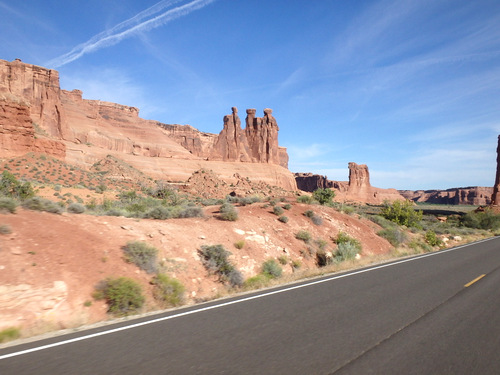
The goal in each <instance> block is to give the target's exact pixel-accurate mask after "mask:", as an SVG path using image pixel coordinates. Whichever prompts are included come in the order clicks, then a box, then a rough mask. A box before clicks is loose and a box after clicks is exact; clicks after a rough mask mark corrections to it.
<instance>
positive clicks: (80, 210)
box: [67, 203, 85, 214]
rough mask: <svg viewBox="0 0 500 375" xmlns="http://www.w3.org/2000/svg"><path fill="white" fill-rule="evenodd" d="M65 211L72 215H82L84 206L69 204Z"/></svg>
mask: <svg viewBox="0 0 500 375" xmlns="http://www.w3.org/2000/svg"><path fill="white" fill-rule="evenodd" d="M67 210H68V212H71V213H73V214H82V213H84V212H85V206H84V205H83V204H80V203H71V204H70V205H69V206H68V208H67Z"/></svg>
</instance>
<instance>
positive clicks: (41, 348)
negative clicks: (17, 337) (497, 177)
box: [0, 237, 495, 360]
mask: <svg viewBox="0 0 500 375" xmlns="http://www.w3.org/2000/svg"><path fill="white" fill-rule="evenodd" d="M494 238H495V237H491V238H487V239H484V240H481V241H477V242H474V243H471V244H465V245H461V246H457V247H453V248H451V249H446V250H441V251H438V252H434V253H428V254H424V255H420V256H417V257H412V258H408V259H403V260H399V261H396V262H392V263H385V264H381V265H379V266H375V267H370V268H365V269H362V270H359V271H352V272H349V273H345V274H342V275H337V276H332V277H329V278H326V279H321V280H316V281H312V282H310V283H307V284H301V285H295V286H292V287H289V288H286V289H279V290H274V291H272V292H267V293H263V294H257V295H254V296H251V297H246V298H242V299H237V300H233V301H229V302H224V303H221V304H217V305H212V306H207V307H202V308H200V309H196V310H190V311H186V312H183V313H179V314H174V315H169V316H164V317H162V318H157V319H152V320H148V321H145V322H141V323H135V324H131V325H127V326H123V327H119V328H113V329H110V330H107V331H101V332H97V333H93V334H90V335H86V336H80V337H76V338H74V339H69V340H64V341H59V342H55V343H53V344H48V345H42V346H38V347H36V348H31V349H26V350H21V351H19V352H14V353H9V354H5V355H2V356H0V360H2V359H7V358H11V357H15V356H20V355H24V354H28V353H33V352H37V351H40V350H44V349H50V348H54V347H56V346H61V345H66V344H71V343H74V342H78V341H82V340H87V339H91V338H94V337H99V336H103V335H109V334H112V333H115V332H120V331H125V330H127V329H132V328H136V327H140V326H144V325H148V324H153V323H158V322H162V321H165V320H170V319H174V318H180V317H182V316H187V315H191V314H196V313H200V312H204V311H208V310H213V309H218V308H220V307H225V306H229V305H234V304H236V303H241V302H246V301H250V300H253V299H257V298H262V297H267V296H271V295H273V294H279V293H284V292H288V291H290V290H295V289H300V288H305V287H308V286H311V285H316V284H321V283H326V282H328V281H332V280H337V279H342V278H344V277H348V276H354V275H358V274H361V273H365V272H370V271H375V270H378V269H381V268H386V267H392V266H395V265H398V264H402V263H406V262H412V261H414V260H419V259H423V258H427V257H430V256H434V255H440V254H444V253H447V252H450V251H455V250H459V249H462V248H464V247H467V246H471V245H475V244H478V243H481V242H485V241H490V240H492V239H494Z"/></svg>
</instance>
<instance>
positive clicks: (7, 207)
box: [0, 197, 17, 214]
mask: <svg viewBox="0 0 500 375" xmlns="http://www.w3.org/2000/svg"><path fill="white" fill-rule="evenodd" d="M16 208H17V202H16V201H15V200H14V199H12V198H9V197H0V213H11V214H13V213H15V212H16Z"/></svg>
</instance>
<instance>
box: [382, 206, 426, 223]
mask: <svg viewBox="0 0 500 375" xmlns="http://www.w3.org/2000/svg"><path fill="white" fill-rule="evenodd" d="M382 216H383V217H384V218H386V219H387V220H390V221H393V222H395V223H396V224H398V225H405V226H407V227H416V228H418V227H419V226H420V221H421V220H422V216H423V213H422V211H419V210H415V209H414V208H413V202H411V201H408V200H407V201H404V202H402V201H394V202H393V203H392V204H390V203H388V202H385V203H384V207H383V208H382Z"/></svg>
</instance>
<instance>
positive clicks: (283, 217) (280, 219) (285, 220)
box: [278, 216, 288, 224]
mask: <svg viewBox="0 0 500 375" xmlns="http://www.w3.org/2000/svg"><path fill="white" fill-rule="evenodd" d="M278 220H279V221H281V222H282V223H285V224H286V223H288V217H287V216H280V217H279V218H278Z"/></svg>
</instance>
